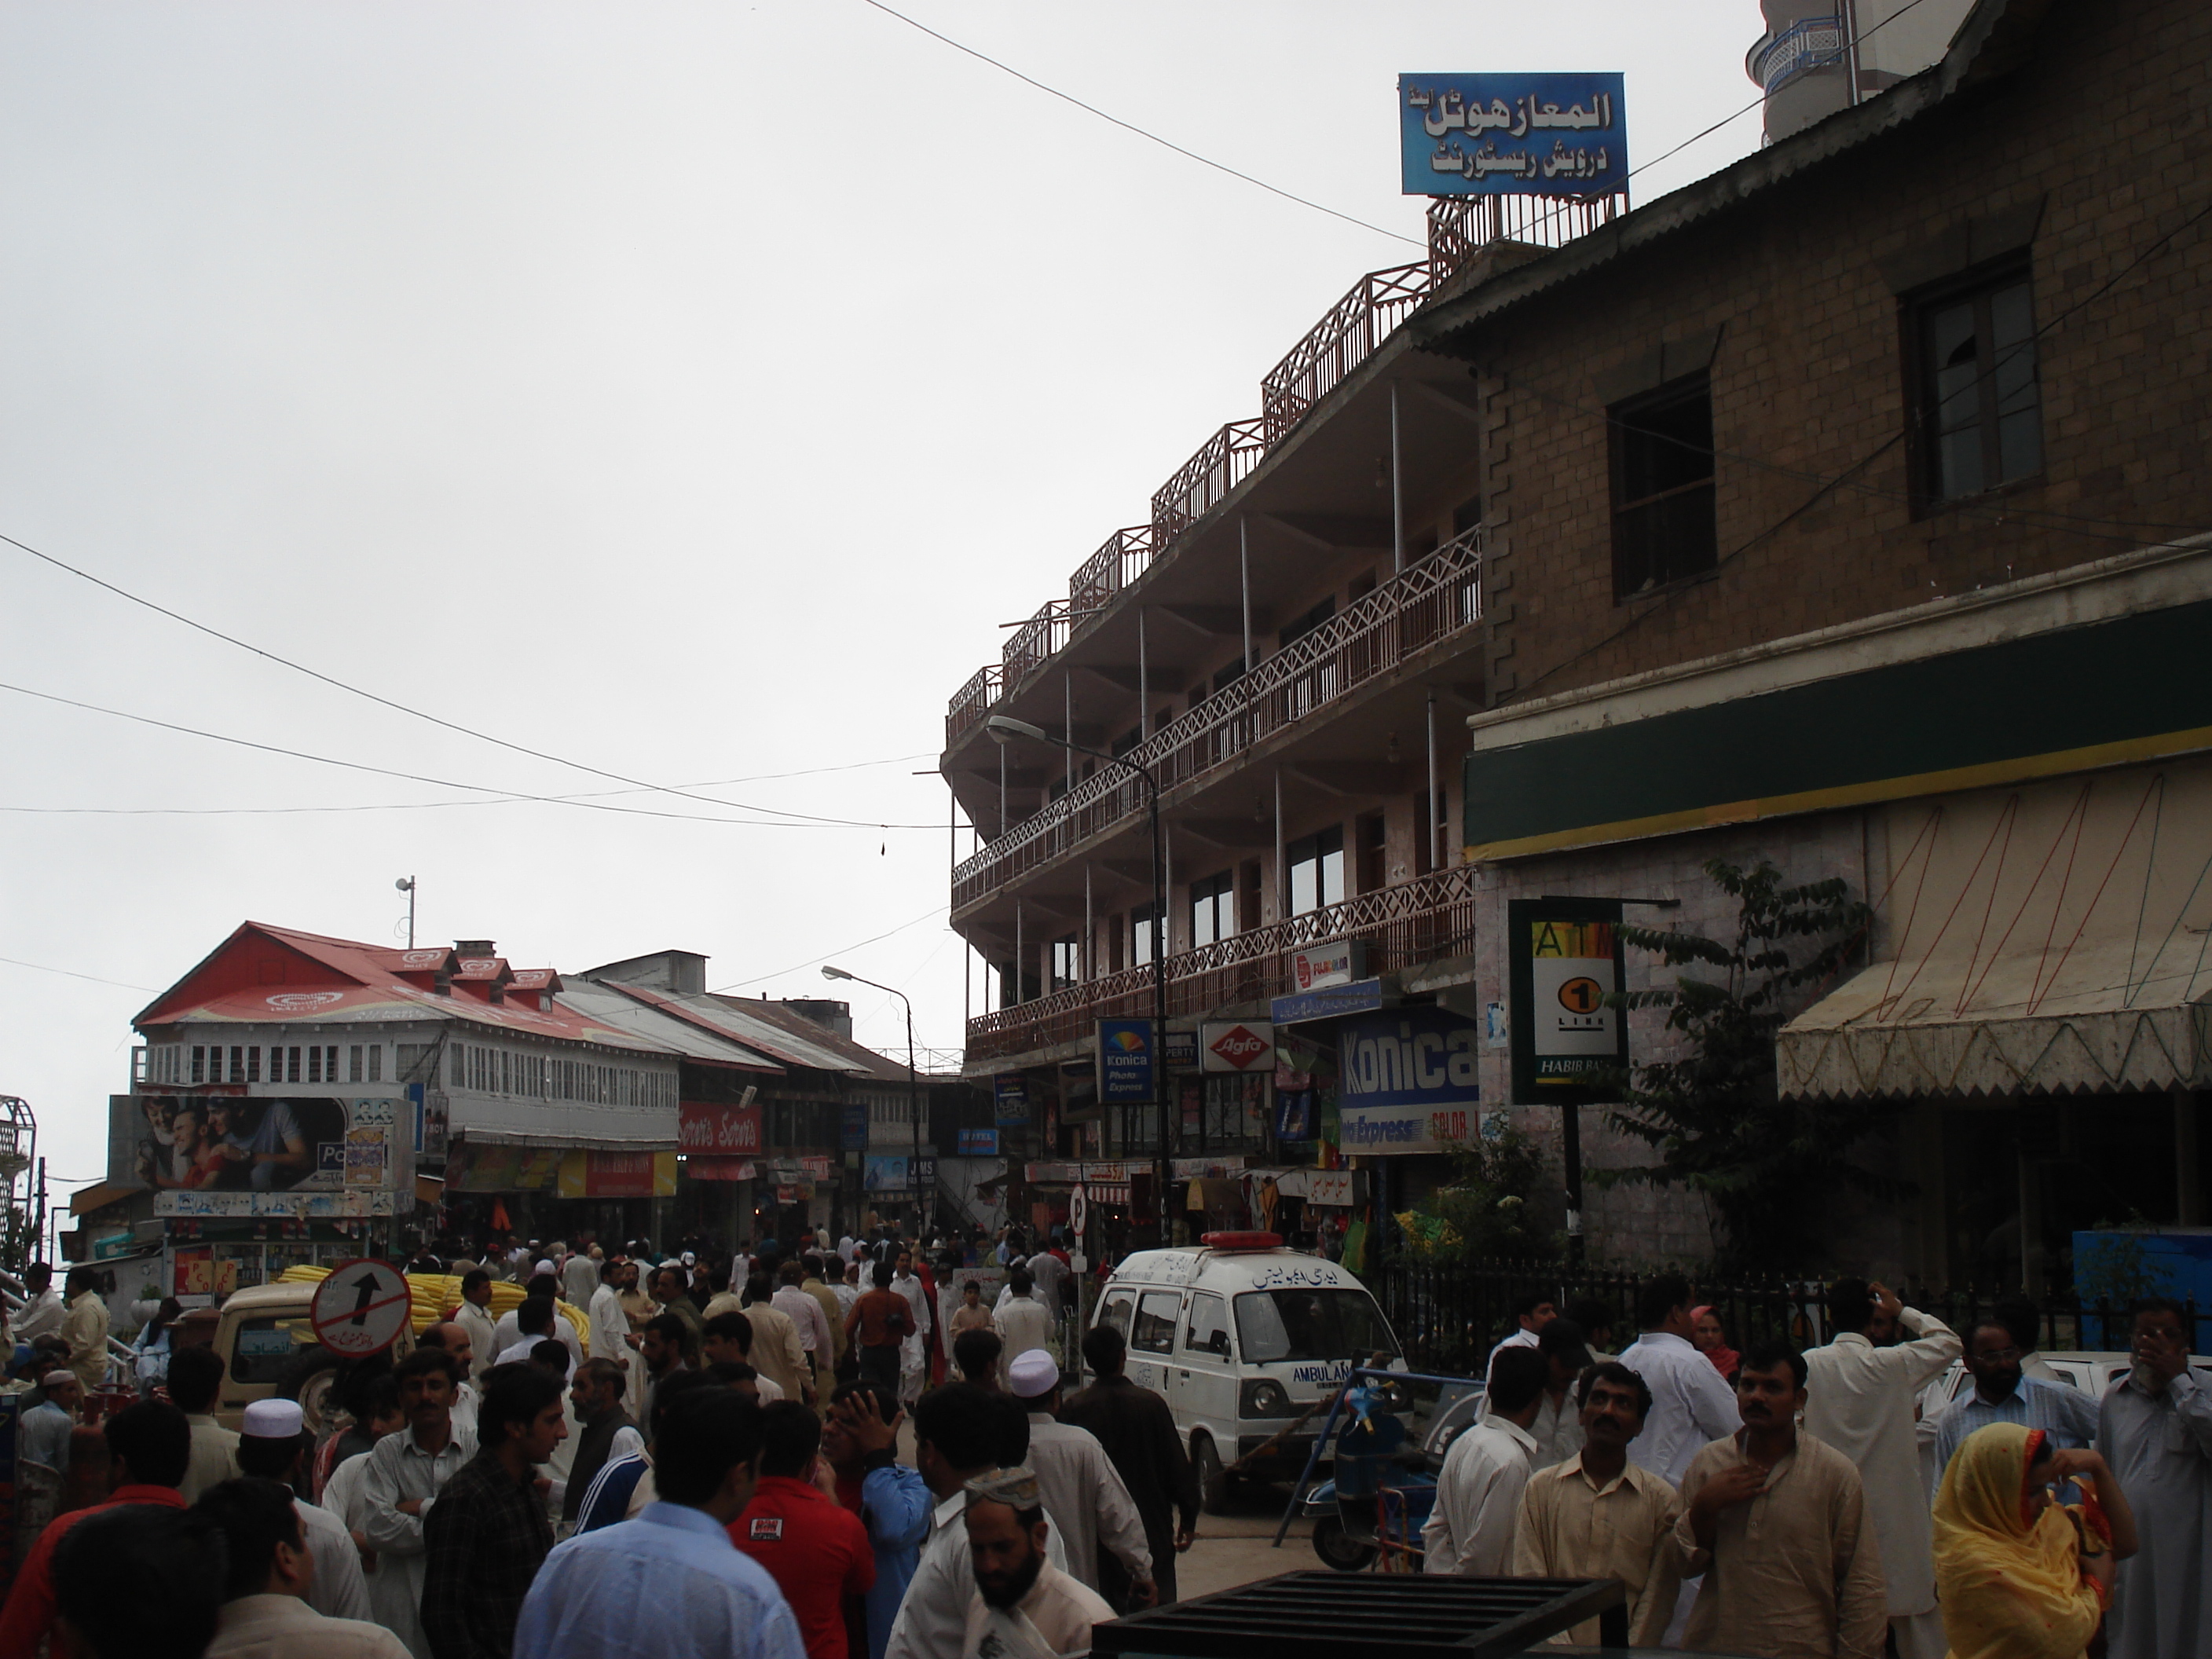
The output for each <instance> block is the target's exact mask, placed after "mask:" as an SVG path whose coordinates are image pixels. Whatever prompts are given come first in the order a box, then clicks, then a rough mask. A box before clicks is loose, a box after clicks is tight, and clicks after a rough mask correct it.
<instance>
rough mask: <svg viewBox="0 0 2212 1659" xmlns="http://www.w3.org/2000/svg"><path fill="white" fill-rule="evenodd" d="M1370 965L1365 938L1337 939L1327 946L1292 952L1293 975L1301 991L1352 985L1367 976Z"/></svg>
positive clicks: (1311, 946)
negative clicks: (1368, 963)
mask: <svg viewBox="0 0 2212 1659" xmlns="http://www.w3.org/2000/svg"><path fill="white" fill-rule="evenodd" d="M1366 968H1367V950H1366V942H1365V941H1364V940H1363V939H1334V940H1332V941H1330V942H1329V943H1328V944H1327V945H1308V946H1307V947H1306V948H1305V949H1304V950H1303V951H1292V952H1291V978H1292V979H1293V980H1294V981H1297V987H1298V989H1299V990H1301V991H1325V990H1327V989H1328V987H1330V986H1332V985H1349V984H1351V983H1352V981H1354V980H1356V979H1360V978H1363V977H1364V975H1365V972H1366Z"/></svg>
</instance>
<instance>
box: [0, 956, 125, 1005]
mask: <svg viewBox="0 0 2212 1659" xmlns="http://www.w3.org/2000/svg"><path fill="white" fill-rule="evenodd" d="M0 962H4V963H7V964H8V966H9V967H10V968H28V969H31V970H32V971H33V973H40V974H59V975H61V976H62V977H63V978H64V979H82V980H88V981H91V982H92V983H93V984H94V985H112V986H115V987H117V988H118V989H120V990H125V991H138V992H143V994H145V995H147V996H149V997H150V996H153V995H155V990H154V987H152V986H150V985H126V984H125V983H124V981H121V980H119V979H102V978H100V975H97V974H80V973H78V972H76V970H75V969H70V968H49V967H48V966H46V963H43V962H21V961H18V960H17V959H16V958H15V957H0Z"/></svg>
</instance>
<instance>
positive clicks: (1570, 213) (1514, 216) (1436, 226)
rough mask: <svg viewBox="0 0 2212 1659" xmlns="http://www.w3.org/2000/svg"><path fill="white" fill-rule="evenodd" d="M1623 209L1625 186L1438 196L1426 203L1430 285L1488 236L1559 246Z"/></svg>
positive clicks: (1490, 239) (1476, 250) (1478, 249)
mask: <svg viewBox="0 0 2212 1659" xmlns="http://www.w3.org/2000/svg"><path fill="white" fill-rule="evenodd" d="M1627 211H1628V192H1627V191H1617V192H1615V193H1614V194H1613V195H1611V196H1589V197H1580V196H1439V197H1437V198H1436V199H1434V200H1433V201H1431V203H1430V204H1429V264H1430V267H1431V271H1432V273H1433V274H1432V275H1431V277H1430V281H1429V286H1430V288H1431V289H1432V290H1433V289H1437V288H1440V287H1442V286H1443V281H1444V278H1445V277H1447V276H1450V275H1451V274H1452V272H1454V271H1455V270H1458V269H1459V268H1460V267H1461V266H1462V265H1463V264H1467V262H1468V260H1470V259H1472V258H1474V256H1475V255H1476V254H1478V253H1480V252H1481V251H1482V250H1483V248H1484V247H1486V246H1488V245H1489V244H1490V243H1492V242H1522V243H1526V244H1528V245H1529V246H1533V247H1564V246H1565V245H1566V244H1567V243H1569V242H1571V241H1572V240H1574V239H1575V238H1576V237H1577V236H1587V235H1589V234H1590V232H1592V231H1594V230H1595V229H1596V228H1598V227H1599V226H1600V225H1603V224H1608V223H1610V222H1612V221H1613V220H1615V219H1617V218H1619V217H1620V216H1621V215H1622V214H1624V213H1626V212H1627Z"/></svg>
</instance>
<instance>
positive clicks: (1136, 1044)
mask: <svg viewBox="0 0 2212 1659" xmlns="http://www.w3.org/2000/svg"><path fill="white" fill-rule="evenodd" d="M1152 1060H1153V1054H1152V1021H1150V1020H1149V1019H1102V1020H1100V1021H1099V1022H1098V1098H1099V1099H1100V1100H1102V1101H1108V1102H1113V1101H1125V1100H1150V1099H1152Z"/></svg>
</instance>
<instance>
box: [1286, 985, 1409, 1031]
mask: <svg viewBox="0 0 2212 1659" xmlns="http://www.w3.org/2000/svg"><path fill="white" fill-rule="evenodd" d="M1381 1006H1383V981H1381V980H1379V979H1362V980H1355V981H1352V983H1351V984H1349V985H1332V986H1329V987H1327V988H1326V989H1323V990H1319V991H1301V992H1299V993H1297V994H1296V995H1295V996H1287V997H1277V998H1276V999H1275V1000H1273V1002H1271V1003H1270V1004H1268V1005H1267V1012H1268V1014H1269V1016H1270V1017H1271V1018H1273V1020H1274V1022H1275V1024H1278V1025H1295V1024H1297V1023H1298V1022H1299V1021H1301V1020H1308V1019H1334V1018H1337V1016H1339V1015H1340V1014H1364V1013H1369V1012H1372V1011H1373V1010H1375V1009H1377V1008H1380V1007H1381Z"/></svg>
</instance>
